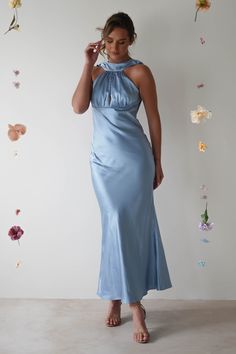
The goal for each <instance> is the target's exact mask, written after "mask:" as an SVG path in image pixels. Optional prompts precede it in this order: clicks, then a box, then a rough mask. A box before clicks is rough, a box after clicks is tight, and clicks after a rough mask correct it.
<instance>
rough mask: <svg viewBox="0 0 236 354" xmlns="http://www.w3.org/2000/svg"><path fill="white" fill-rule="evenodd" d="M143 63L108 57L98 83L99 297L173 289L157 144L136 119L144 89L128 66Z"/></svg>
mask: <svg viewBox="0 0 236 354" xmlns="http://www.w3.org/2000/svg"><path fill="white" fill-rule="evenodd" d="M136 64H142V62H141V61H139V60H136V59H130V60H128V61H126V62H123V63H110V62H108V61H105V62H103V63H101V64H98V66H100V67H102V68H103V70H104V71H103V72H102V73H101V74H100V75H99V76H98V77H97V78H96V79H95V81H94V82H93V92H92V98H91V104H92V110H93V137H92V143H91V154H90V167H91V177H92V183H93V187H94V191H95V194H96V197H97V200H98V204H99V207H100V211H101V226H102V247H101V262H100V272H99V281H98V290H97V295H98V296H100V297H101V298H104V299H109V300H116V299H121V300H122V302H123V303H131V302H136V301H140V300H141V299H142V297H143V296H144V295H146V294H147V292H148V290H151V289H156V290H164V289H167V288H170V287H172V284H171V280H170V276H169V271H168V266H167V262H166V258H165V253H164V249H163V244H162V240H161V235H160V230H159V225H158V221H157V216H156V211H155V206H154V199H153V179H154V175H155V163H154V158H153V153H152V148H151V145H150V142H149V140H148V138H147V136H146V135H145V133H144V130H143V128H142V125H141V124H140V122H139V120H138V119H137V112H138V109H139V106H140V103H141V98H140V94H139V90H138V88H137V87H136V85H135V84H134V83H133V82H132V81H131V80H130V79H129V78H128V77H127V75H126V74H125V72H124V69H125V68H127V67H129V66H131V65H136Z"/></svg>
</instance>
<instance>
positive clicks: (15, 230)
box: [8, 225, 24, 241]
mask: <svg viewBox="0 0 236 354" xmlns="http://www.w3.org/2000/svg"><path fill="white" fill-rule="evenodd" d="M23 233H24V230H22V228H21V227H20V226H16V225H14V226H12V227H11V228H10V230H9V231H8V236H10V238H11V239H12V241H15V240H19V239H20V238H21V236H22V235H23Z"/></svg>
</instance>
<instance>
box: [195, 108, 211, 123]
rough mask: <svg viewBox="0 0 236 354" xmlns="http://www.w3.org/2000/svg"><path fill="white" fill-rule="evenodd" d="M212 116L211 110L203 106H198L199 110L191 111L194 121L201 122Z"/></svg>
mask: <svg viewBox="0 0 236 354" xmlns="http://www.w3.org/2000/svg"><path fill="white" fill-rule="evenodd" d="M211 117H212V113H211V111H208V110H207V109H205V108H204V107H202V106H199V105H198V106H197V110H195V111H191V120H192V123H196V124H199V123H200V122H201V121H202V120H205V119H210V118H211Z"/></svg>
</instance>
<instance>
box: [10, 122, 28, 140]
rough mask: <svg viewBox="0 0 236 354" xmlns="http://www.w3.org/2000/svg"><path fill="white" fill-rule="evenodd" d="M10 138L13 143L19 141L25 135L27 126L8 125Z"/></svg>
mask: <svg viewBox="0 0 236 354" xmlns="http://www.w3.org/2000/svg"><path fill="white" fill-rule="evenodd" d="M8 127H9V130H8V137H9V139H10V140H11V141H15V140H18V139H19V138H20V136H21V135H24V134H25V132H26V126H25V125H23V124H15V125H11V124H8Z"/></svg>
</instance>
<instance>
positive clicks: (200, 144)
mask: <svg viewBox="0 0 236 354" xmlns="http://www.w3.org/2000/svg"><path fill="white" fill-rule="evenodd" d="M206 148H207V145H206V144H204V143H203V142H202V141H199V143H198V149H199V151H200V152H205V151H206Z"/></svg>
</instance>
